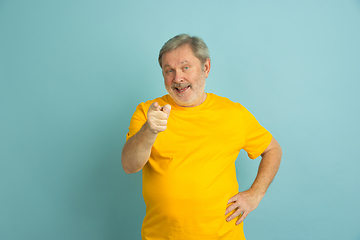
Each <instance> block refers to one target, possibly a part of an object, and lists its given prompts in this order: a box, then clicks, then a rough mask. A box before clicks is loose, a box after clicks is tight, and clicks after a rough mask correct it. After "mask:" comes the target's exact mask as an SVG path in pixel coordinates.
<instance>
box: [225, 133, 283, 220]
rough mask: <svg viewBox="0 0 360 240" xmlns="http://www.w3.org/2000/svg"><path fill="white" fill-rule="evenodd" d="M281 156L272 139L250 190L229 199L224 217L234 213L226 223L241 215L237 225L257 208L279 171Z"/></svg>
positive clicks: (277, 146)
mask: <svg viewBox="0 0 360 240" xmlns="http://www.w3.org/2000/svg"><path fill="white" fill-rule="evenodd" d="M281 155H282V151H281V147H280V145H279V143H278V142H277V141H276V140H275V138H272V140H271V142H270V144H269V146H268V147H267V148H266V149H265V151H264V152H263V153H262V154H261V157H262V159H261V162H260V165H259V170H258V173H257V176H256V178H255V180H254V183H253V184H252V185H251V188H250V189H249V190H246V191H243V192H239V193H238V194H236V195H235V196H233V197H232V198H230V199H229V202H228V204H230V203H233V204H231V205H230V206H228V207H227V208H226V212H225V215H227V214H228V213H230V212H232V211H233V210H235V211H234V212H233V214H231V215H230V216H229V217H228V218H227V219H226V220H227V221H231V220H232V219H234V218H236V217H238V216H239V215H240V214H242V216H241V217H240V218H239V219H238V220H237V221H236V225H238V224H240V223H241V222H242V221H243V220H244V219H245V218H246V217H247V216H248V215H249V213H250V212H252V211H253V210H255V208H257V206H258V205H259V203H260V201H261V199H262V198H263V197H264V195H265V193H266V190H267V189H268V187H269V186H270V183H271V182H272V180H273V179H274V177H275V175H276V173H277V171H278V169H279V166H280V162H281Z"/></svg>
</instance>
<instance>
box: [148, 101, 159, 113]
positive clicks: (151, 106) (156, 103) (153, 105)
mask: <svg viewBox="0 0 360 240" xmlns="http://www.w3.org/2000/svg"><path fill="white" fill-rule="evenodd" d="M150 110H153V111H161V107H160V106H159V103H158V102H153V103H152V104H151V105H150Z"/></svg>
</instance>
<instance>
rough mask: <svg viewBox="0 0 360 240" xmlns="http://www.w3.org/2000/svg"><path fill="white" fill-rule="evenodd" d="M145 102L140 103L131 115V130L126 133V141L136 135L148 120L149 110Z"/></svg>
mask: <svg viewBox="0 0 360 240" xmlns="http://www.w3.org/2000/svg"><path fill="white" fill-rule="evenodd" d="M144 108H145V105H144V103H140V104H139V105H138V106H137V107H136V110H135V112H134V114H133V115H132V117H131V120H130V127H129V132H128V133H127V134H126V141H127V140H129V139H130V138H131V137H132V136H134V135H135V134H136V133H137V132H138V131H139V130H140V129H141V127H142V126H143V125H144V124H145V122H146V121H147V115H146V113H147V110H146V109H144ZM145 110H146V111H145Z"/></svg>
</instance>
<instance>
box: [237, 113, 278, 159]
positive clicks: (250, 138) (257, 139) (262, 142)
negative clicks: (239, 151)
mask: <svg viewBox="0 0 360 240" xmlns="http://www.w3.org/2000/svg"><path fill="white" fill-rule="evenodd" d="M243 112H244V115H243V116H244V132H245V145H244V148H243V149H244V150H245V151H246V152H247V153H248V156H249V158H251V159H255V158H257V157H259V156H260V155H261V154H262V153H263V152H264V151H265V149H266V148H267V147H268V146H269V144H270V142H271V139H272V135H271V133H270V132H269V131H268V130H266V129H265V128H264V127H263V126H261V125H260V123H259V122H258V121H257V120H256V118H255V117H254V116H253V115H252V114H251V113H250V112H249V111H248V110H247V109H246V108H244V111H243Z"/></svg>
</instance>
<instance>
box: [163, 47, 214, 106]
mask: <svg viewBox="0 0 360 240" xmlns="http://www.w3.org/2000/svg"><path fill="white" fill-rule="evenodd" d="M162 72H163V76H164V82H165V88H166V90H167V91H168V93H169V94H170V96H171V97H172V99H173V100H174V101H175V103H176V104H177V105H179V106H182V107H195V106H198V105H200V104H201V103H203V102H204V101H205V99H206V93H205V80H206V78H207V77H208V75H209V72H210V59H206V61H205V63H204V64H201V62H200V60H199V59H198V58H196V57H195V55H194V54H193V52H192V49H191V47H190V46H189V45H184V46H181V47H179V48H177V49H175V50H173V51H171V52H167V53H165V54H164V55H163V56H162Z"/></svg>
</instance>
